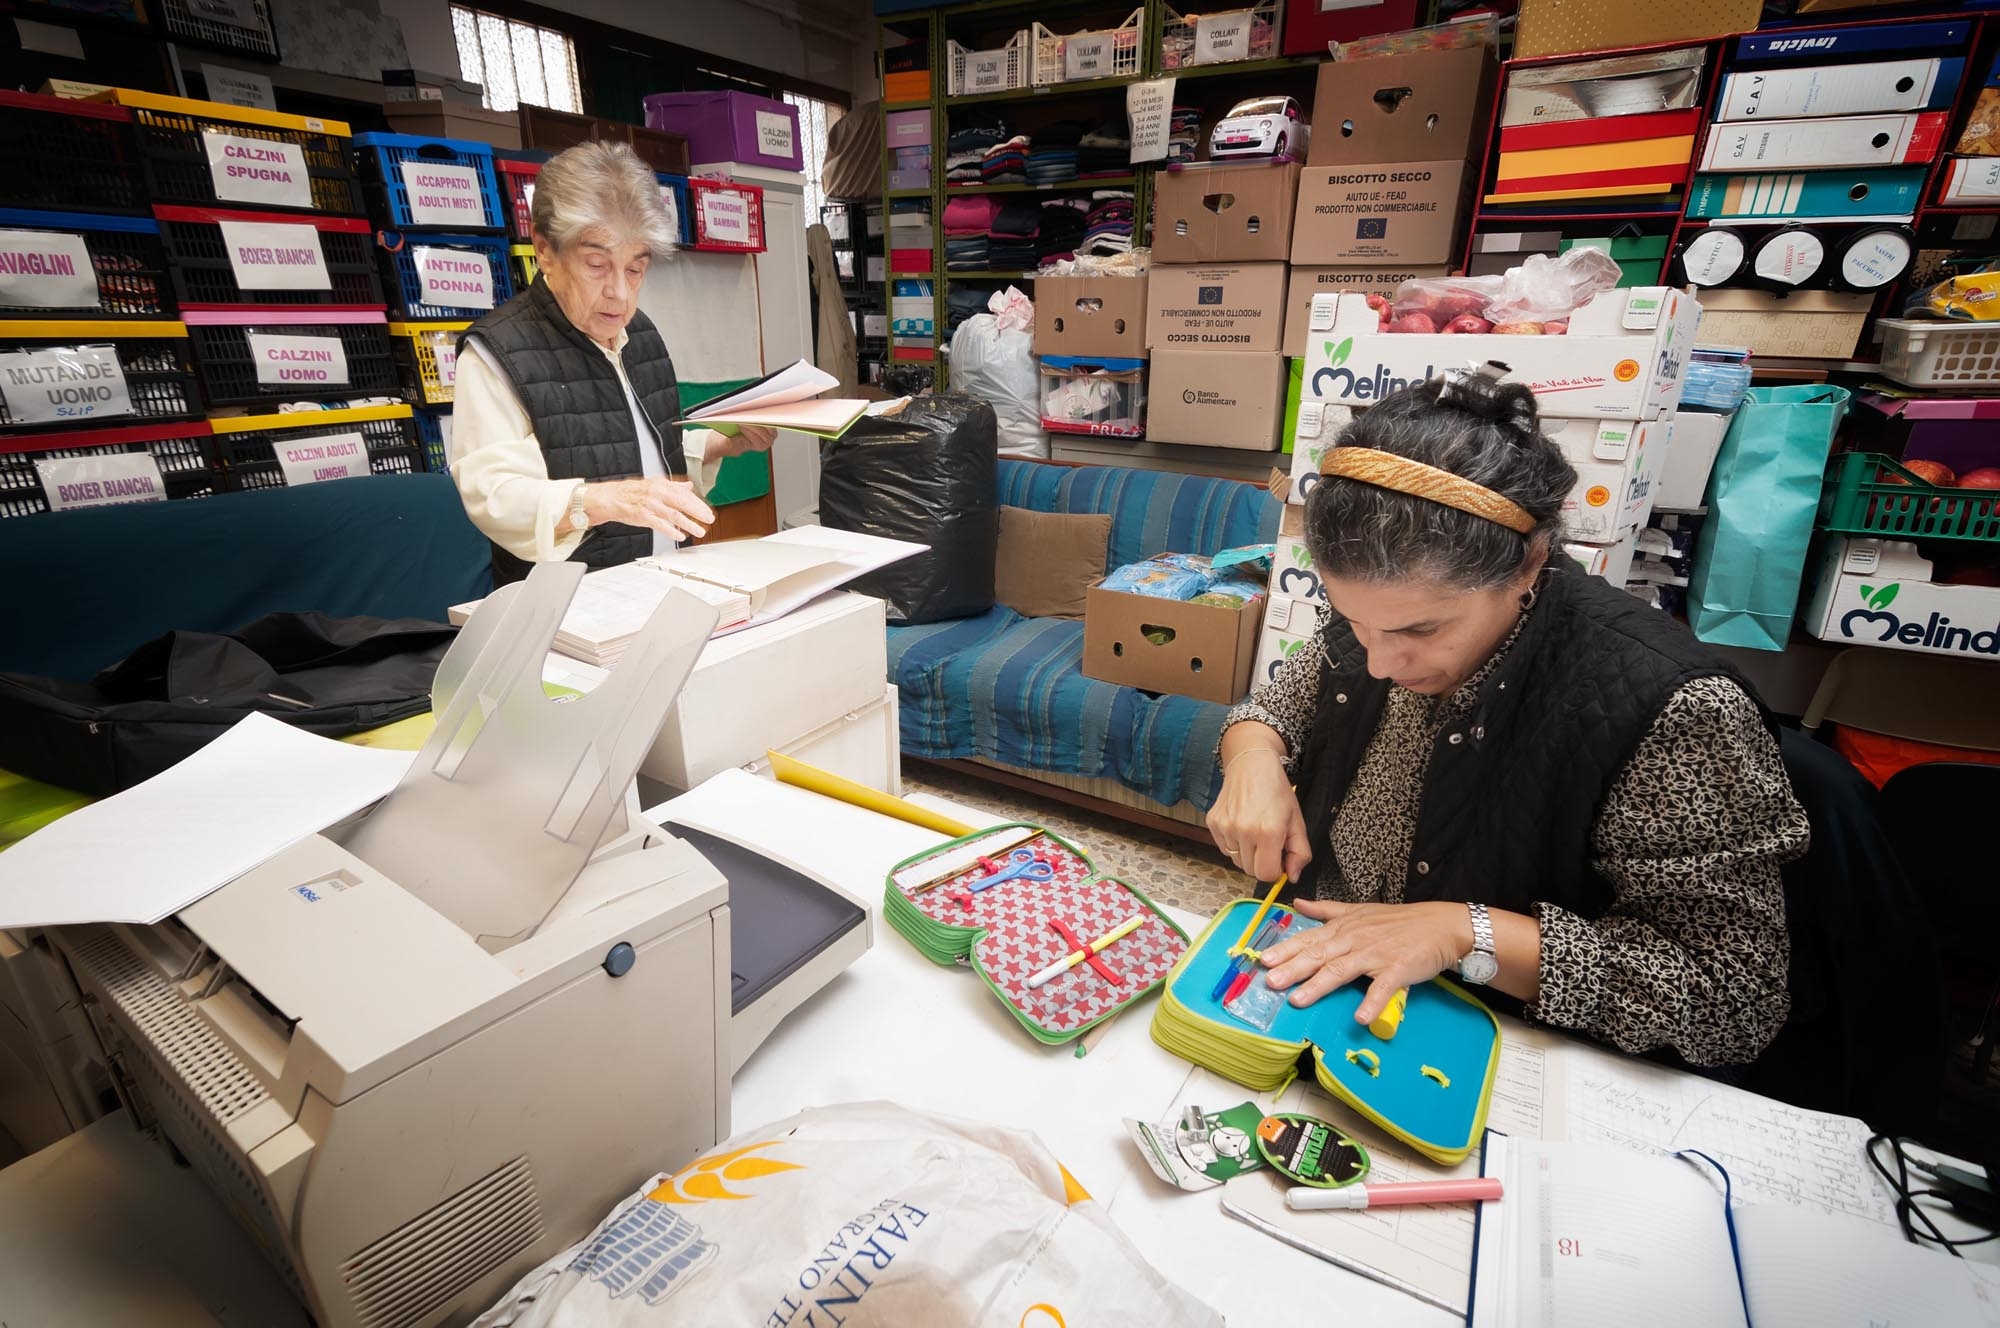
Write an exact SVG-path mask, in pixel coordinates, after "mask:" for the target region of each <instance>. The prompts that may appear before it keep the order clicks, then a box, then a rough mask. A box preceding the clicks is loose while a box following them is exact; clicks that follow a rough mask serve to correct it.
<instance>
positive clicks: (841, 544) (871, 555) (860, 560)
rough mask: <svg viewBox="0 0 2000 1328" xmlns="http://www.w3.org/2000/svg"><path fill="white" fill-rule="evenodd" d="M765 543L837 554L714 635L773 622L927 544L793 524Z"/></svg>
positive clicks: (719, 629) (768, 537) (768, 536)
mask: <svg viewBox="0 0 2000 1328" xmlns="http://www.w3.org/2000/svg"><path fill="white" fill-rule="evenodd" d="M762 542H763V543H765V544H801V545H805V546H807V547H810V548H814V549H819V550H824V551H826V552H829V553H837V554H839V555H840V559H839V561H838V562H835V563H830V564H828V565H827V571H826V574H825V575H823V576H807V577H800V578H799V581H800V582H801V583H802V584H800V585H799V586H798V587H797V589H796V591H795V592H794V591H793V588H792V587H789V586H788V587H786V588H785V590H786V591H787V592H788V593H785V594H777V593H773V594H770V595H767V596H766V597H765V599H764V603H763V606H762V607H761V608H760V609H759V610H758V611H757V613H756V616H754V617H752V618H751V619H750V620H749V621H748V622H745V623H739V624H737V625H736V626H734V627H724V628H718V629H717V630H716V633H715V634H716V635H717V636H726V635H728V634H729V633H730V632H736V631H741V630H742V629H743V628H745V627H756V626H758V625H760V624H762V623H767V622H775V621H776V620H777V619H779V618H782V617H784V616H785V615H786V614H788V613H790V612H791V611H792V610H794V609H796V608H798V607H800V606H801V605H804V604H809V603H811V602H812V601H813V600H816V599H818V598H819V597H820V596H821V595H824V594H826V593H827V592H829V591H833V590H838V589H840V588H841V587H842V586H844V585H846V584H847V583H848V582H850V581H852V580H854V579H855V578H856V577H858V576H866V575H867V574H868V573H870V572H872V571H874V570H875V569H877V568H878V567H887V566H888V565H889V564H891V563H896V562H901V561H902V560H903V559H905V558H909V557H914V556H915V555H917V554H919V553H922V552H924V551H925V550H926V549H928V548H929V547H930V546H929V545H928V544H912V543H909V542H908V541H906V540H892V539H884V538H882V537H881V536H880V535H864V534H861V533H860V532H859V531H853V530H834V529H831V528H830V527H827V526H796V527H794V528H793V529H791V530H781V531H779V532H778V533H777V534H775V535H766V536H765V537H764V539H763V540H762Z"/></svg>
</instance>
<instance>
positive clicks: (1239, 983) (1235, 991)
mask: <svg viewBox="0 0 2000 1328" xmlns="http://www.w3.org/2000/svg"><path fill="white" fill-rule="evenodd" d="M1252 976H1253V974H1251V973H1250V972H1248V971H1245V972H1242V973H1239V974H1237V976H1236V981H1234V982H1232V983H1230V984H1229V991H1228V993H1227V994H1225V995H1224V996H1223V998H1222V1003H1223V1004H1224V1005H1227V1004H1229V1003H1230V1002H1231V1001H1233V1000H1235V999H1236V998H1237V997H1238V996H1241V995H1242V994H1243V992H1244V990H1245V989H1246V988H1247V987H1249V985H1250V979H1251V977H1252Z"/></svg>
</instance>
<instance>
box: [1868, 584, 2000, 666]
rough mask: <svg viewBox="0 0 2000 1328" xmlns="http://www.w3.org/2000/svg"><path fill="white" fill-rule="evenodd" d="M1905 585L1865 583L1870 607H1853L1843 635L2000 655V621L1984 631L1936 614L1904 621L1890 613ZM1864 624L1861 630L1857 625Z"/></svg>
mask: <svg viewBox="0 0 2000 1328" xmlns="http://www.w3.org/2000/svg"><path fill="white" fill-rule="evenodd" d="M1901 589H1902V586H1901V585H1900V584H1898V583H1896V582H1891V583H1890V584H1888V585H1886V586H1862V587H1861V599H1862V602H1863V603H1864V604H1866V605H1867V607H1866V608H1860V609H1850V610H1848V612H1847V613H1846V614H1845V615H1844V616H1843V617H1842V618H1841V620H1840V634H1841V635H1842V636H1845V637H1849V638H1853V639H1856V640H1864V641H1866V640H1872V641H1883V642H1887V641H1895V642H1897V643H1899V644H1901V645H1906V646H1920V647H1922V648H1923V649H1925V650H1940V651H1959V652H1962V653H1965V654H1968V655H2000V623H1995V624H1994V625H1993V627H1992V628H1990V629H1989V630H1987V631H1983V632H1975V631H1973V630H1972V629H1971V628H1969V627H1953V626H1952V625H1951V619H1949V618H1947V617H1945V616H1944V615H1943V614H1941V613H1932V614H1931V615H1930V617H1929V619H1928V620H1926V621H1922V622H1919V621H1916V620H1914V619H1912V620H1910V621H1907V622H1906V621H1904V620H1903V619H1902V618H1900V617H1898V616H1897V615H1896V614H1893V613H1891V612H1889V605H1890V604H1892V603H1894V602H1895V599H1896V592H1897V591H1899V590H1901ZM1857 627H1860V628H1861V630H1860V631H1856V628H1857Z"/></svg>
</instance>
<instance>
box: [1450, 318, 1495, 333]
mask: <svg viewBox="0 0 2000 1328" xmlns="http://www.w3.org/2000/svg"><path fill="white" fill-rule="evenodd" d="M1442 330H1443V331H1446V332H1464V333H1475V334H1476V333H1480V332H1491V331H1492V330H1493V324H1491V323H1489V322H1487V321H1486V320H1485V319H1484V318H1481V317H1480V316H1479V315H1478V314H1460V315H1459V316H1458V317H1456V318H1454V319H1452V320H1451V321H1450V322H1449V323H1446V324H1445V325H1444V328H1443V329H1442Z"/></svg>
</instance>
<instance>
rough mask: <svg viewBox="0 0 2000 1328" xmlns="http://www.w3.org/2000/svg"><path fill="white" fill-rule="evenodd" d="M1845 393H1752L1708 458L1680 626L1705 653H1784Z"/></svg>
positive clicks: (1807, 390) (1789, 390)
mask: <svg viewBox="0 0 2000 1328" xmlns="http://www.w3.org/2000/svg"><path fill="white" fill-rule="evenodd" d="M1847 398H1848V393H1847V390H1846V389H1845V388H1840V387H1827V386H1823V385H1821V386H1810V387H1753V388H1751V389H1750V395H1749V396H1748V397H1747V398H1746V399H1745V400H1744V403H1743V405H1742V407H1741V408H1740V409H1739V410H1738V411H1737V412H1736V418H1735V419H1734V420H1733V421H1731V422H1730V425H1729V433H1728V436H1726V437H1725V438H1724V439H1723V440H1722V451H1721V453H1720V454H1718V455H1717V457H1716V459H1715V471H1714V473H1713V475H1712V476H1711V477H1710V479H1709V489H1708V520H1707V521H1705V522H1704V523H1703V524H1702V528H1701V538H1700V540H1699V541H1698V542H1697V544H1696V546H1695V567H1694V575H1693V577H1692V578H1691V579H1690V582H1689V585H1688V625H1689V626H1691V627H1693V628H1694V634H1695V635H1696V636H1698V637H1700V638H1701V639H1702V640H1704V641H1707V642H1710V643H1711V644H1714V645H1724V646H1746V647H1748V648H1750V649H1752V650H1783V649H1784V648H1785V641H1786V638H1787V637H1789V636H1790V635H1791V630H1792V615H1793V612H1794V611H1795V610H1796V609H1797V607H1798V601H1799V583H1800V580H1801V578H1802V576H1803V575H1804V572H1805V565H1806V546H1807V544H1808V543H1810V542H1811V540H1812V531H1813V516H1814V514H1815V513H1816V512H1817V511H1818V510H1819V495H1820V484H1821V478H1822V476H1823V475H1824V474H1825V473H1826V458H1827V453H1828V452H1830V451H1831V450H1832V448H1833V434H1834V430H1835V429H1837V428H1838V427H1839V426H1840V417H1841V416H1842V415H1844V414H1846V413H1847Z"/></svg>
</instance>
